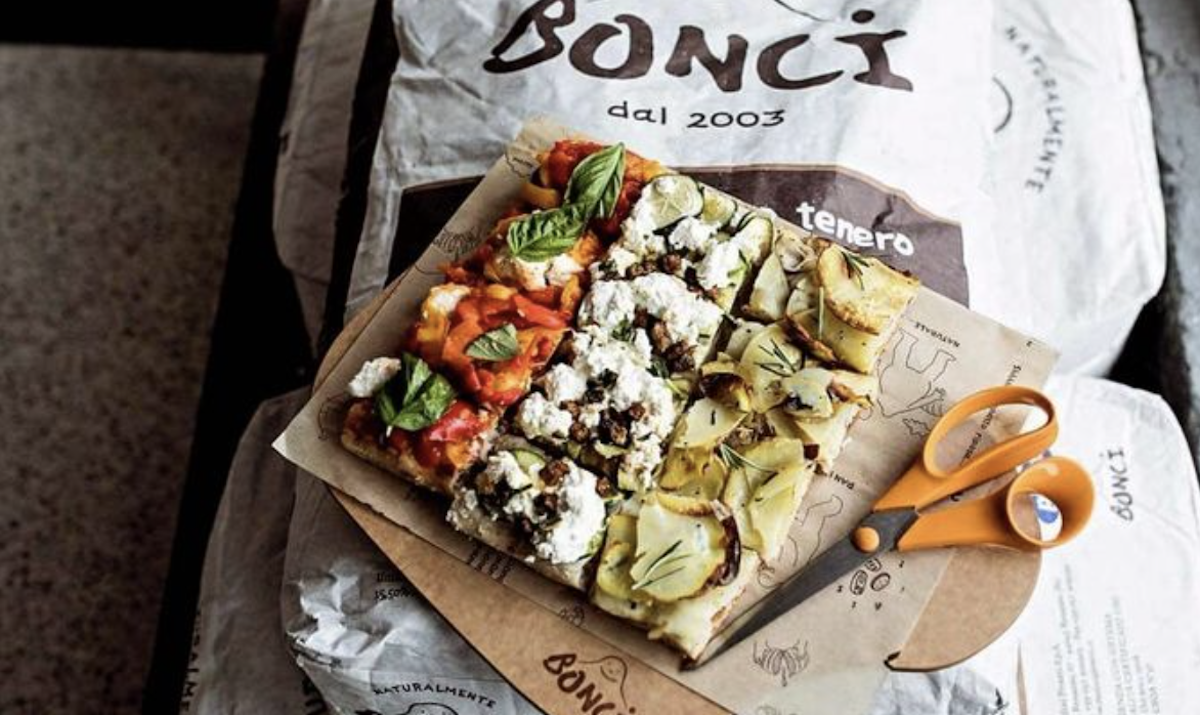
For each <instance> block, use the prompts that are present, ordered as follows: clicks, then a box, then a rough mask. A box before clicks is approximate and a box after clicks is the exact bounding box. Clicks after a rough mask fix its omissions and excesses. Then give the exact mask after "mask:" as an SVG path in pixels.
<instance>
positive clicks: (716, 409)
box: [672, 397, 746, 449]
mask: <svg viewBox="0 0 1200 715" xmlns="http://www.w3.org/2000/svg"><path fill="white" fill-rule="evenodd" d="M745 417H746V413H745V412H740V411H738V410H735V409H733V408H730V407H727V406H725V405H723V404H721V403H720V402H718V401H716V400H714V399H712V398H710V397H705V398H702V399H699V400H696V402H695V403H693V404H692V406H691V407H689V408H688V411H687V414H686V415H684V418H683V425H682V426H681V428H680V431H679V432H678V433H677V434H676V437H675V439H674V441H673V442H672V447H681V448H684V449H691V448H695V447H710V448H711V447H713V446H715V445H716V444H717V443H718V442H720V441H721V440H722V439H724V438H725V437H726V435H728V434H729V433H730V432H732V431H733V430H734V429H736V428H737V426H738V425H739V424H740V423H741V421H742V420H743V419H745Z"/></svg>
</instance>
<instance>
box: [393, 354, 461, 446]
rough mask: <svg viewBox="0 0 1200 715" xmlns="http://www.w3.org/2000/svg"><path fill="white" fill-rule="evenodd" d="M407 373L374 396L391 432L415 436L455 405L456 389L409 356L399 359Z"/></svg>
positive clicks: (403, 371) (417, 359) (419, 359)
mask: <svg viewBox="0 0 1200 715" xmlns="http://www.w3.org/2000/svg"><path fill="white" fill-rule="evenodd" d="M400 359H401V361H402V362H403V363H404V369H403V370H401V371H400V373H399V374H397V375H396V376H395V377H393V378H392V379H391V380H389V381H388V383H387V384H386V385H384V386H383V389H381V390H380V391H379V392H377V393H375V411H376V413H377V414H378V415H379V419H380V420H382V421H383V423H384V425H386V426H387V428H388V430H389V431H390V430H392V429H394V428H397V427H398V428H400V429H402V430H405V431H406V432H416V431H417V430H421V429H425V428H426V427H428V426H429V425H431V424H433V423H434V422H437V421H438V420H439V419H440V418H441V416H442V415H444V414H445V413H446V410H448V409H450V404H451V403H453V402H454V398H455V396H456V395H455V392H454V388H453V387H452V386H451V385H450V383H449V382H448V381H447V380H446V378H444V377H442V376H441V375H438V374H437V373H435V372H433V371H432V370H430V369H429V365H427V364H426V363H425V361H424V360H422V359H421V358H419V357H417V356H416V355H412V354H409V353H404V354H403V355H401V356H400Z"/></svg>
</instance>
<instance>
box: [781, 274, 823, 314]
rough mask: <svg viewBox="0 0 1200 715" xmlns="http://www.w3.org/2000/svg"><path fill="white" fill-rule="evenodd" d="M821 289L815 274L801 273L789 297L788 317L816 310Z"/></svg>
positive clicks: (786, 309) (786, 311)
mask: <svg viewBox="0 0 1200 715" xmlns="http://www.w3.org/2000/svg"><path fill="white" fill-rule="evenodd" d="M819 288H820V287H819V286H818V285H817V281H816V276H815V274H813V273H812V272H809V273H801V274H800V275H799V277H798V278H797V279H796V280H795V282H794V283H793V284H792V292H791V294H790V295H788V301H787V305H786V306H785V307H784V312H785V313H786V314H787V315H795V314H797V313H803V312H804V311H806V310H811V309H812V308H816V307H817V297H818V291H819Z"/></svg>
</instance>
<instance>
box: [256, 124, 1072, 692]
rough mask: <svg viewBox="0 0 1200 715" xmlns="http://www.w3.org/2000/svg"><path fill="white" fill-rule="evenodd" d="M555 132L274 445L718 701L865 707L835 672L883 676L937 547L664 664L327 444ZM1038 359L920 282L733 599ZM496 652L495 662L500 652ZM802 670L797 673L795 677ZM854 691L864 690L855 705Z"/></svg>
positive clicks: (805, 554)
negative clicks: (351, 398)
mask: <svg viewBox="0 0 1200 715" xmlns="http://www.w3.org/2000/svg"><path fill="white" fill-rule="evenodd" d="M566 134H567V133H566V131H565V130H563V129H562V128H560V127H557V126H555V125H553V124H552V123H549V122H546V121H534V122H531V123H530V124H529V125H527V126H526V128H525V129H524V131H522V133H521V135H520V136H519V137H518V138H517V139H516V140H515V141H514V142H513V144H512V145H511V146H510V147H509V148H508V150H507V151H506V153H505V156H504V157H503V158H502V159H501V160H499V161H498V162H497V163H496V164H495V165H494V166H493V167H492V169H491V170H490V171H489V172H488V174H487V176H486V178H485V179H484V181H483V183H482V184H480V186H479V187H478V188H477V189H476V190H475V191H474V192H473V193H472V194H471V196H470V197H469V198H468V199H467V201H466V203H464V204H463V206H462V207H461V208H460V209H459V211H458V212H457V213H456V214H455V215H454V217H453V218H452V219H451V221H450V222H449V224H448V225H447V227H446V228H445V230H443V231H442V233H441V234H440V235H439V236H438V238H437V239H436V240H435V241H434V243H433V245H431V246H430V248H429V249H428V250H427V251H426V252H425V254H423V255H422V257H421V258H420V259H419V260H418V262H417V263H416V265H415V266H414V267H413V268H412V269H410V270H409V271H408V272H406V273H405V275H403V276H402V277H401V278H400V282H399V286H398V287H397V288H396V290H395V291H393V292H392V294H391V295H390V297H389V298H388V299H387V301H386V302H385V303H384V304H383V305H382V307H381V308H380V310H379V311H378V312H377V313H376V314H375V315H374V316H373V317H372V318H371V320H370V322H369V323H368V324H367V325H366V327H365V329H364V330H363V332H362V333H361V334H360V335H359V337H358V339H357V340H356V341H355V342H354V343H353V344H352V345H351V346H350V348H349V350H348V351H347V352H346V354H345V355H344V357H343V358H342V359H341V360H340V361H339V362H338V363H337V364H336V365H335V366H334V367H333V368H332V370H331V372H330V375H329V378H328V379H327V380H326V381H325V382H324V383H323V384H322V385H321V386H320V387H319V388H318V389H317V390H316V392H315V393H314V396H313V399H312V400H311V401H310V402H309V404H308V405H307V406H306V407H305V408H304V410H303V411H302V412H301V413H300V415H299V416H298V417H297V418H296V420H295V421H294V422H293V423H292V424H291V425H290V426H289V428H288V429H287V431H286V432H285V433H284V434H283V435H281V437H280V438H279V439H278V440H277V441H276V443H275V447H276V449H278V450H279V451H280V452H281V453H282V454H284V456H286V457H287V458H289V459H291V460H292V461H294V462H296V463H297V464H298V465H300V466H301V467H303V468H304V469H306V470H308V471H310V472H312V473H313V474H315V475H316V476H318V477H320V478H321V479H323V480H324V481H326V482H327V483H329V484H330V485H332V486H334V487H336V488H338V489H340V490H342V491H344V492H346V493H347V494H349V495H351V496H353V497H354V498H355V499H357V500H359V501H361V502H362V503H364V504H366V505H368V506H369V507H370V508H372V509H374V510H375V511H377V512H378V513H379V514H381V515H382V516H384V517H386V518H387V519H388V520H390V521H392V522H394V523H396V524H399V525H401V526H403V527H405V528H406V529H408V530H410V531H411V532H413V533H415V534H417V535H418V536H420V537H421V538H423V539H425V540H426V541H428V542H430V543H432V544H434V545H436V546H437V547H439V548H440V549H442V550H443V551H444V552H445V553H446V554H448V555H449V556H450V557H453V558H455V559H457V560H459V561H461V562H465V563H467V564H470V565H472V566H474V567H475V568H477V569H481V570H482V569H486V570H487V571H489V572H490V573H491V574H492V576H493V578H495V579H496V580H498V581H500V582H502V583H503V584H504V585H505V586H507V587H508V588H509V589H511V590H513V591H515V592H517V593H519V594H521V595H522V596H524V597H525V598H527V599H529V600H530V601H533V602H534V603H536V604H538V605H540V606H541V607H543V608H544V609H545V610H546V611H547V612H548V613H547V616H548V617H553V616H552V614H560V613H571V614H575V613H578V614H580V615H579V616H578V617H573V618H572V619H571V620H572V621H573V622H574V623H575V625H576V626H577V627H578V628H580V629H583V630H585V631H587V632H588V633H590V634H592V635H595V636H597V637H599V638H601V639H603V640H604V641H606V642H607V643H609V644H611V645H612V646H614V647H616V648H618V649H620V650H621V651H623V652H625V653H627V654H629V655H631V656H633V657H634V658H637V659H638V660H640V661H642V662H644V663H646V664H648V665H650V666H651V667H653V668H655V669H656V670H658V671H659V672H660V673H662V674H663V675H665V676H667V677H669V678H671V679H673V680H675V681H677V682H679V683H682V684H683V685H685V686H686V687H688V688H690V689H692V690H694V691H696V692H698V693H701V694H703V695H704V696H705V697H707V698H709V699H711V700H712V701H714V702H716V703H718V704H719V705H721V706H723V707H725V708H728V709H731V710H736V711H739V712H750V711H752V710H754V709H755V708H759V709H760V711H762V712H764V713H765V712H769V710H762V709H763V708H777V709H779V710H778V711H779V712H783V711H784V710H783V709H787V708H792V709H794V708H795V707H797V705H798V704H799V703H804V704H805V708H806V712H818V711H820V707H821V706H822V705H824V706H826V707H829V708H834V709H832V710H830V711H831V712H853V711H854V710H855V709H856V707H857V708H858V709H863V708H865V707H866V704H867V703H869V701H870V696H871V692H872V691H873V689H874V688H873V687H870V685H869V684H868V683H864V682H863V681H862V680H858V681H856V687H854V688H852V689H849V690H847V689H846V688H843V687H841V685H842V684H843V683H845V682H847V679H848V678H849V679H853V678H854V677H855V675H856V672H857V671H861V672H865V673H878V674H879V677H882V670H881V669H880V667H879V664H880V663H882V661H883V660H884V659H885V658H886V657H887V656H888V655H889V654H891V653H893V652H895V651H897V650H899V648H900V647H901V646H902V645H903V643H904V641H905V639H906V637H907V635H908V633H909V631H910V629H911V628H912V625H913V623H914V622H915V620H916V618H917V617H918V616H919V615H920V613H921V610H922V608H923V607H924V604H925V603H926V601H927V598H928V596H929V594H930V592H931V591H932V589H933V588H934V586H935V585H936V584H937V582H938V579H939V577H940V575H941V573H942V571H943V569H944V568H945V565H946V563H947V560H948V558H949V554H950V552H948V551H939V552H927V553H922V554H916V555H906V556H903V557H900V556H886V557H883V558H881V559H879V560H878V561H877V562H872V563H871V564H869V565H868V568H867V569H865V570H863V571H862V572H861V573H855V574H851V575H850V576H848V577H847V578H846V579H844V580H843V581H842V582H841V583H838V584H837V585H835V586H833V587H831V588H830V589H828V590H827V591H825V592H823V593H821V594H820V595H818V596H817V597H815V598H813V599H811V600H810V601H808V602H806V603H805V604H804V605H803V606H802V607H800V608H798V609H796V610H795V611H793V612H792V613H790V614H788V615H787V616H785V617H784V618H781V619H779V620H778V621H777V622H776V623H774V624H772V626H771V627H769V628H768V629H765V630H764V631H762V632H761V633H760V635H759V636H758V637H756V638H755V639H753V640H752V641H748V642H745V643H743V644H741V645H740V646H738V647H737V648H736V649H734V650H732V651H731V652H730V653H728V654H727V655H725V656H723V657H722V658H721V659H720V660H718V661H716V662H714V663H712V664H709V665H707V666H705V668H704V669H702V670H701V671H698V672H693V673H683V672H680V671H679V670H678V657H677V655H676V654H674V653H673V652H671V651H670V650H669V649H667V648H665V647H663V646H661V645H659V644H656V643H651V642H649V641H647V640H646V639H645V636H644V634H643V633H642V632H640V631H638V630H637V629H635V628H633V627H631V626H629V625H627V624H623V623H619V622H617V621H615V620H613V619H610V618H608V617H606V616H604V615H602V614H600V613H598V612H596V611H594V610H593V609H590V608H588V607H586V606H585V605H584V604H585V600H584V599H583V598H582V596H581V595H579V594H577V593H575V592H572V591H570V590H568V589H564V588H562V587H559V586H556V585H554V584H552V583H551V582H549V581H546V580H545V579H542V578H541V577H540V576H537V575H536V574H535V573H533V572H532V571H530V570H528V569H526V568H524V567H523V566H522V565H521V564H520V563H519V562H517V561H514V560H511V559H508V558H506V557H503V556H500V555H498V554H496V553H494V552H491V551H490V550H489V549H487V548H486V547H483V546H480V545H478V544H475V543H474V542H472V541H471V540H469V539H467V538H465V537H462V536H460V535H458V534H456V533H455V532H454V531H453V530H452V529H451V528H450V527H449V526H448V525H446V524H445V522H444V519H443V514H444V511H445V507H446V505H445V503H444V502H441V501H439V500H438V499H436V498H433V497H430V496H428V495H426V494H424V493H421V492H419V491H418V490H416V489H415V488H412V487H410V486H408V485H407V484H406V483H405V482H403V481H401V480H399V479H397V478H396V477H394V476H391V475H388V474H386V473H384V472H382V471H380V470H378V469H376V468H374V467H371V466H370V465H368V464H366V463H364V462H362V461H361V460H359V459H357V458H356V457H354V456H352V455H351V454H350V453H348V452H346V451H345V450H343V449H342V448H341V446H340V444H339V442H338V434H339V430H340V424H341V415H342V408H343V407H344V406H345V404H346V402H347V397H346V395H345V393H344V385H345V384H346V383H347V381H348V380H349V379H350V377H352V376H353V374H354V373H355V372H356V371H357V369H358V367H359V366H360V365H361V364H362V362H363V361H364V360H366V359H369V358H371V357H375V356H378V355H382V354H389V353H393V352H395V350H396V348H397V345H398V341H399V339H400V337H401V335H402V334H403V331H404V329H405V328H406V327H407V326H408V324H409V323H410V322H411V321H412V320H413V319H414V317H415V315H416V314H417V307H418V305H419V303H420V301H421V299H422V298H423V297H424V295H425V293H426V292H427V290H428V288H429V287H430V286H432V285H434V284H436V283H438V282H440V280H441V275H440V273H439V272H438V270H437V267H438V266H439V265H441V264H443V263H445V262H446V261H448V260H452V259H453V258H455V257H456V256H457V255H459V254H461V253H462V252H464V251H466V250H469V249H470V247H472V246H474V245H475V244H476V243H478V242H479V241H480V240H482V239H483V237H484V236H485V235H486V232H487V231H488V230H489V229H490V227H491V226H492V224H493V223H494V221H495V219H496V218H497V217H498V215H499V214H500V213H501V212H502V211H503V210H504V208H505V207H506V206H507V205H508V204H509V202H510V201H511V200H512V199H513V198H514V197H515V196H516V195H517V192H518V190H519V187H520V185H521V182H522V181H524V179H525V177H527V176H528V174H529V172H530V170H531V169H532V167H533V166H534V165H535V159H534V155H535V154H536V152H537V151H539V150H541V149H543V148H544V147H546V146H548V145H549V144H550V143H551V142H552V141H553V140H554V139H556V138H560V137H563V136H566ZM610 139H613V140H615V139H616V138H610ZM632 148H633V149H634V150H635V151H636V147H632ZM1053 361H1054V354H1053V351H1051V350H1050V349H1049V348H1047V347H1046V346H1044V345H1043V344H1041V343H1039V342H1037V341H1035V340H1032V339H1029V338H1026V337H1024V336H1022V335H1019V334H1017V333H1015V332H1013V331H1011V330H1008V329H1007V328H1004V327H1002V326H1000V325H998V324H996V323H993V322H991V321H989V320H987V319H985V318H982V317H980V316H978V315H975V314H973V313H971V312H969V311H968V310H966V309H965V308H963V307H961V306H959V305H958V304H956V303H953V302H951V301H949V300H946V299H944V298H941V297H940V296H938V295H937V294H935V293H932V292H931V291H928V290H923V291H922V292H921V294H920V295H919V297H918V298H917V300H916V301H915V302H914V304H913V305H912V307H911V308H910V309H909V311H908V313H907V314H906V315H905V317H904V320H903V323H902V326H901V329H900V331H899V332H898V333H897V336H896V339H895V340H894V341H893V343H892V345H891V346H890V347H889V348H888V350H887V352H886V353H885V356H884V358H883V360H882V363H881V368H880V379H881V386H882V394H881V397H880V400H879V402H878V404H877V405H876V406H875V407H874V408H873V409H872V410H871V411H870V413H869V414H868V415H867V416H866V418H865V419H862V420H861V421H860V423H859V424H857V425H856V426H855V427H854V429H853V432H852V436H853V442H852V443H851V445H850V446H849V447H848V448H847V449H846V451H845V452H844V453H843V455H842V458H841V459H840V460H839V461H838V463H837V465H836V467H835V469H834V473H833V475H831V476H829V477H824V478H820V479H818V480H816V482H815V483H814V485H813V487H812V489H811V490H810V493H809V496H808V497H807V498H806V506H805V508H804V509H803V510H802V512H803V513H802V514H801V516H800V518H799V519H798V520H797V522H796V524H795V526H794V528H793V531H792V540H793V545H792V548H790V549H788V550H786V551H785V555H784V557H783V558H782V559H781V562H780V564H779V569H778V571H777V572H771V571H764V572H762V573H761V574H760V576H759V579H758V583H757V584H756V586H755V587H754V589H753V593H750V594H748V595H747V597H746V598H744V599H743V600H742V602H741V604H740V605H741V606H742V607H748V606H750V605H752V604H753V603H754V602H755V601H756V599H757V597H759V596H760V595H762V594H763V593H765V592H766V591H769V590H770V589H771V588H773V587H774V586H775V585H776V584H778V583H779V582H780V581H781V580H783V579H785V578H786V577H787V576H789V575H790V574H791V573H793V572H794V571H796V570H798V569H799V568H801V567H802V566H803V565H804V564H805V563H806V562H807V561H808V560H809V559H810V558H811V557H812V556H813V555H815V554H817V553H820V551H821V550H823V548H825V547H827V546H828V545H829V544H830V543H831V542H832V541H834V540H836V539H837V538H840V537H841V536H842V535H844V534H845V533H846V532H847V531H848V530H849V528H850V527H851V526H852V525H853V524H854V523H855V522H857V520H858V519H859V518H861V516H862V515H863V514H864V513H865V512H866V511H867V509H868V508H869V506H870V504H871V503H872V502H873V500H874V498H875V497H877V496H878V495H879V494H880V493H881V492H882V490H883V489H884V488H886V486H887V485H888V484H890V483H891V481H892V480H893V479H894V478H895V477H896V476H898V475H899V473H900V472H902V471H903V469H904V467H906V466H907V465H908V463H909V462H910V461H911V460H912V458H913V456H914V455H915V454H916V452H917V451H918V449H919V447H920V444H921V443H922V439H923V437H924V436H925V434H926V433H927V431H928V429H929V428H930V426H931V424H932V422H933V421H934V420H935V419H936V417H937V415H939V414H940V413H941V412H942V411H943V409H944V408H945V406H946V405H947V404H949V403H950V402H952V401H953V400H956V399H958V398H960V397H962V396H965V395H966V394H969V393H970V392H973V391H975V390H977V389H980V388H983V387H987V386H992V385H997V384H1026V385H1040V384H1041V383H1042V382H1043V381H1044V379H1045V377H1046V375H1047V374H1048V373H1049V371H1050V368H1051V366H1052V364H1053ZM1023 416H1024V415H1023V411H1020V410H1012V411H1007V410H1006V411H1001V412H999V413H997V414H995V415H994V416H992V419H990V420H988V425H989V426H988V429H987V434H986V435H985V434H984V433H983V432H982V431H981V432H980V433H979V434H977V435H972V434H967V433H964V434H962V435H960V437H961V438H962V440H963V443H964V444H966V443H975V444H977V445H978V444H983V443H986V441H987V440H989V439H994V438H995V437H996V436H997V435H1000V434H1003V433H1007V432H1011V431H1014V430H1015V429H1016V428H1017V427H1018V426H1019V425H1020V423H1021V420H1022V419H1023ZM471 597H472V594H471V593H470V592H464V593H463V594H462V598H463V599H470V598H471ZM451 621H453V619H451ZM534 633H536V631H535V632H531V636H530V642H529V644H528V649H529V650H531V651H533V652H539V651H542V650H546V649H553V647H555V646H556V645H557V644H555V643H542V642H540V641H539V639H538V638H537V637H536V635H534ZM775 650H783V651H787V652H789V653H791V654H793V655H794V656H795V658H793V659H789V662H793V663H795V662H798V663H801V664H802V667H799V668H795V667H793V668H790V669H784V670H780V668H779V666H778V664H779V662H780V661H781V659H778V658H771V657H769V654H770V653H773V652H774V651H775ZM764 654H767V655H764ZM497 665H498V667H500V669H501V670H502V671H503V669H504V668H503V664H497ZM801 674H803V677H798V676H800V675H801ZM876 684H877V681H876ZM856 697H858V698H861V699H862V701H863V702H862V703H858V704H855V703H854V702H853V701H854V698H856Z"/></svg>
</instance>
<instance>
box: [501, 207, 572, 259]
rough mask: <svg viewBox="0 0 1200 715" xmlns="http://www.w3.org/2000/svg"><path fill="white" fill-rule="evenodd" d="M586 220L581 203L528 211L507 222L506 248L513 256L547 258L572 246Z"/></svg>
mask: <svg viewBox="0 0 1200 715" xmlns="http://www.w3.org/2000/svg"><path fill="white" fill-rule="evenodd" d="M587 221H588V213H587V210H586V208H585V207H584V206H583V205H581V204H568V205H566V206H560V207H558V208H556V209H551V210H549V211H538V212H537V213H532V214H529V215H528V216H526V217H524V218H522V219H518V220H516V221H513V222H512V223H510V224H509V225H508V235H507V236H506V238H507V240H508V249H509V251H511V252H512V255H513V258H520V259H521V260H523V261H530V262H535V263H536V262H538V261H548V260H550V259H551V258H554V257H555V256H557V255H559V254H560V253H565V252H567V251H569V250H571V248H572V247H574V246H575V241H577V240H578V239H579V237H580V236H581V235H583V230H584V229H585V228H586V227H587Z"/></svg>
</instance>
